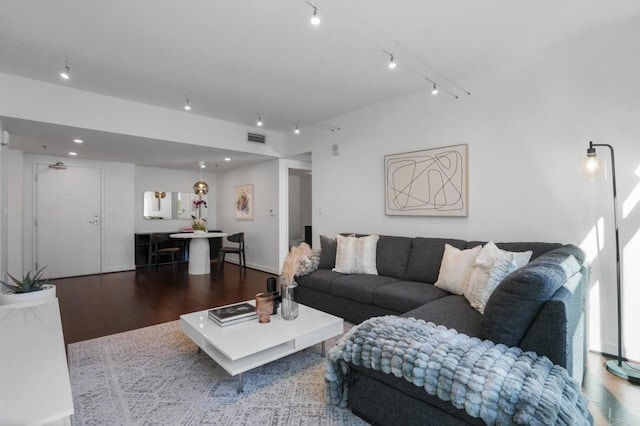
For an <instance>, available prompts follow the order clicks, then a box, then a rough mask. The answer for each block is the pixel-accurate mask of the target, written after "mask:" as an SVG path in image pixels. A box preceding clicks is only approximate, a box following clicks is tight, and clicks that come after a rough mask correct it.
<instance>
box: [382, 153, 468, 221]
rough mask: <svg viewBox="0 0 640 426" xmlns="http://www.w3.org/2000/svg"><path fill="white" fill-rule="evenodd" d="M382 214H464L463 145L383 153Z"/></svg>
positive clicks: (465, 185) (464, 161)
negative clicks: (383, 209)
mask: <svg viewBox="0 0 640 426" xmlns="http://www.w3.org/2000/svg"><path fill="white" fill-rule="evenodd" d="M384 176H385V213H386V214H387V215H394V216H396V215H397V216H467V214H468V202H467V200H468V191H467V187H468V176H467V145H466V144H463V145H454V146H446V147H442V148H433V149H425V150H423V151H414V152H405V153H401V154H391V155H385V157H384Z"/></svg>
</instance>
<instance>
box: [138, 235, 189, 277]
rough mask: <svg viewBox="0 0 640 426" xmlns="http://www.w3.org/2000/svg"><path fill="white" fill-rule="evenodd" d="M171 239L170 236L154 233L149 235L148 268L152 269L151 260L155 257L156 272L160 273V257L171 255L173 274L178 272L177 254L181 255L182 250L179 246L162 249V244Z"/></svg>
mask: <svg viewBox="0 0 640 426" xmlns="http://www.w3.org/2000/svg"><path fill="white" fill-rule="evenodd" d="M170 239H171V238H170V237H169V234H158V233H152V234H150V235H149V262H148V263H147V268H151V260H152V259H153V258H154V257H155V260H156V271H158V263H159V258H160V256H163V255H171V268H172V269H173V272H174V273H175V272H176V253H179V252H180V251H181V250H182V249H181V248H180V247H177V246H169V247H161V246H160V244H161V243H163V242H165V241H169V240H170ZM178 267H180V265H178Z"/></svg>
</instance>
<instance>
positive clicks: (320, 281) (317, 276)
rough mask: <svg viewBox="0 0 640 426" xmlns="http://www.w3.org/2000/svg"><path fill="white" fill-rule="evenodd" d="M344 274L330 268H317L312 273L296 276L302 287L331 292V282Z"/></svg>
mask: <svg viewBox="0 0 640 426" xmlns="http://www.w3.org/2000/svg"><path fill="white" fill-rule="evenodd" d="M343 276H344V274H340V273H338V272H333V271H331V270H329V269H317V270H315V271H313V272H312V273H310V274H308V275H304V276H299V277H296V282H297V283H298V285H300V286H302V287H308V288H312V289H314V290H318V291H324V292H326V293H328V292H329V287H330V286H331V282H332V281H333V280H335V279H336V278H338V277H343Z"/></svg>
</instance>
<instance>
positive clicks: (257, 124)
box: [256, 115, 264, 127]
mask: <svg viewBox="0 0 640 426" xmlns="http://www.w3.org/2000/svg"><path fill="white" fill-rule="evenodd" d="M263 124H264V123H263V122H262V117H260V116H259V115H258V121H256V126H258V127H262V125H263Z"/></svg>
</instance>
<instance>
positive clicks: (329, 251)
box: [318, 235, 337, 269]
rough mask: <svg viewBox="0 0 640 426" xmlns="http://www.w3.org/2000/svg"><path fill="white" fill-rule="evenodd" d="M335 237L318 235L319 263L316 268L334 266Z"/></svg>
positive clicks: (331, 267) (330, 267)
mask: <svg viewBox="0 0 640 426" xmlns="http://www.w3.org/2000/svg"><path fill="white" fill-rule="evenodd" d="M336 245H337V244H336V239H335V238H331V237H327V236H326V235H320V263H319V264H318V269H333V267H334V266H336Z"/></svg>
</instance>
